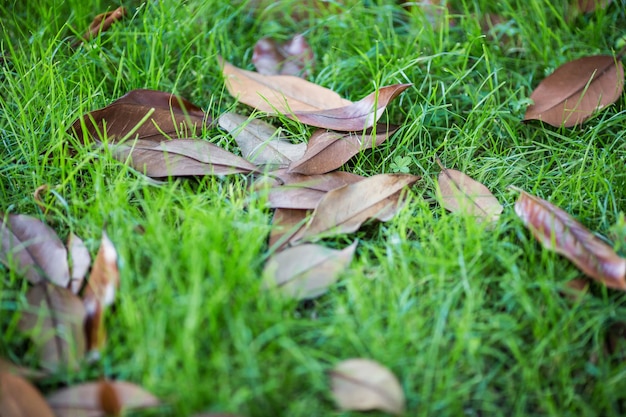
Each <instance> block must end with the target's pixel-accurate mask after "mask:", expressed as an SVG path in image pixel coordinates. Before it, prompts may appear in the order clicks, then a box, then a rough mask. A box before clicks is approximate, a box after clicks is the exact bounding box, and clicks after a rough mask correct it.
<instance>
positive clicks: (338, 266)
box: [263, 241, 357, 300]
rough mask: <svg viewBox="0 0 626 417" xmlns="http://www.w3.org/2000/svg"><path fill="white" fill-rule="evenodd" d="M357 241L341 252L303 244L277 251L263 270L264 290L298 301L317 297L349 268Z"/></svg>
mask: <svg viewBox="0 0 626 417" xmlns="http://www.w3.org/2000/svg"><path fill="white" fill-rule="evenodd" d="M356 245H357V241H355V242H354V243H353V244H352V245H350V246H348V247H347V248H344V249H342V250H336V249H330V248H327V247H324V246H321V245H314V244H304V245H298V246H294V247H292V248H288V249H285V250H283V251H282V252H279V253H278V254H276V255H274V256H272V257H271V258H270V259H268V261H267V263H266V264H265V268H264V270H263V275H264V276H265V282H264V283H265V286H266V288H269V289H272V288H276V289H277V290H279V291H280V292H281V293H283V294H284V295H286V296H289V297H293V298H295V299H298V300H303V299H310V298H315V297H319V296H320V295H322V294H324V293H325V292H326V291H327V290H328V287H330V286H331V285H332V284H334V283H335V282H337V279H338V278H339V275H340V274H341V272H342V271H343V270H344V269H345V268H346V267H347V266H348V265H350V262H352V257H353V256H354V251H355V249H356Z"/></svg>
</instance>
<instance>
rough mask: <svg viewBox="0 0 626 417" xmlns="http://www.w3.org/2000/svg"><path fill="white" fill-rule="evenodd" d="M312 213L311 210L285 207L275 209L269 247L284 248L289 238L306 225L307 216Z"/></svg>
mask: <svg viewBox="0 0 626 417" xmlns="http://www.w3.org/2000/svg"><path fill="white" fill-rule="evenodd" d="M310 214H311V210H298V209H284V208H278V209H276V210H274V216H273V217H272V230H271V232H270V238H269V243H268V245H269V247H270V248H272V249H274V248H275V249H276V250H280V249H281V248H283V247H284V246H285V244H286V243H287V242H288V241H289V239H290V238H291V237H292V236H293V235H295V234H296V233H297V232H298V230H300V229H301V228H302V227H304V226H305V224H306V218H307V217H308V216H309V215H310ZM276 245H278V246H276Z"/></svg>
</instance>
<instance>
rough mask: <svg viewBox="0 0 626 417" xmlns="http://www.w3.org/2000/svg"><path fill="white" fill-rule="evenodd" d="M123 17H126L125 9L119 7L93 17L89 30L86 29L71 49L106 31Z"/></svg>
mask: <svg viewBox="0 0 626 417" xmlns="http://www.w3.org/2000/svg"><path fill="white" fill-rule="evenodd" d="M124 16H126V9H125V8H124V7H121V6H120V7H118V8H117V9H115V10H113V11H111V12H105V13H100V14H99V15H97V16H96V17H94V19H93V21H92V22H91V24H90V25H89V29H87V31H86V32H85V34H84V35H83V36H82V37H81V38H80V39H77V40H76V41H75V42H74V43H73V44H72V47H74V48H75V47H77V46H78V45H80V44H81V43H82V42H83V41H88V40H90V39H92V38H93V37H95V36H96V35H97V34H98V33H100V32H104V31H106V30H108V29H109V28H110V27H111V25H113V23H115V22H117V21H119V20H121V19H123V18H124Z"/></svg>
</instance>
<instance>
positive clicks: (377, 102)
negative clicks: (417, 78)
mask: <svg viewBox="0 0 626 417" xmlns="http://www.w3.org/2000/svg"><path fill="white" fill-rule="evenodd" d="M411 85H413V84H395V85H390V86H387V87H381V88H380V90H378V91H375V92H373V93H372V94H370V95H368V96H367V97H365V98H363V99H361V100H359V101H357V102H356V103H352V104H350V105H349V106H346V107H340V108H335V109H330V110H319V111H294V112H293V115H291V114H289V113H287V114H286V116H288V117H292V118H294V119H296V120H299V121H300V122H301V123H304V124H307V125H310V126H315V127H321V128H324V129H333V130H340V131H357V130H363V129H368V128H370V127H372V126H373V125H374V124H375V123H376V122H377V121H378V119H380V117H381V116H382V115H383V112H384V111H385V108H386V107H387V105H388V104H389V102H390V101H391V100H393V99H394V98H396V97H398V95H399V94H400V93H401V92H403V91H404V90H406V89H407V88H409V87H410V86H411Z"/></svg>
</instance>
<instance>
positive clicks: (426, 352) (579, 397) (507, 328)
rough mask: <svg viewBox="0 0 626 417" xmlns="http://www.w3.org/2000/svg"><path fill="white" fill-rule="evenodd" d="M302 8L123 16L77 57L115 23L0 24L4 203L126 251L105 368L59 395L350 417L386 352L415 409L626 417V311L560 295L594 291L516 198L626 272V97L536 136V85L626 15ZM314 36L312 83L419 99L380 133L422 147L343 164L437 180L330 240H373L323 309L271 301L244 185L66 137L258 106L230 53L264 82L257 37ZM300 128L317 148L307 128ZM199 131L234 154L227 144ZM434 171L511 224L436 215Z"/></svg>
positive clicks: (400, 106) (139, 9)
mask: <svg viewBox="0 0 626 417" xmlns="http://www.w3.org/2000/svg"><path fill="white" fill-rule="evenodd" d="M87 3H91V4H87ZM299 3H301V2H296V1H293V2H290V1H285V2H282V3H281V4H280V5H278V6H274V7H273V8H270V9H269V10H268V11H265V12H261V11H258V12H256V13H255V12H254V11H253V9H252V8H249V7H247V6H246V5H245V4H241V5H237V3H234V4H231V2H227V1H224V2H222V1H215V0H214V1H201V0H189V1H186V2H179V1H169V0H166V1H160V2H156V1H155V2H152V1H150V2H145V3H140V2H130V1H128V2H124V5H126V6H127V7H128V8H129V10H130V16H129V18H127V19H126V20H124V21H123V22H121V23H119V24H116V25H114V26H113V27H112V29H111V30H110V31H109V32H107V33H104V34H102V35H101V36H99V37H98V38H96V39H94V40H93V41H91V42H89V43H88V44H87V45H85V46H84V47H82V48H80V49H79V50H78V51H76V52H72V51H71V50H70V49H69V47H68V45H69V43H71V41H72V40H73V36H74V35H75V34H77V33H81V32H82V31H83V30H84V28H86V26H87V25H88V24H89V22H90V21H91V19H92V18H93V17H94V15H95V14H97V13H100V12H102V11H105V10H107V9H109V10H112V9H113V8H115V7H117V6H118V5H119V4H113V3H111V2H105V1H101V0H94V1H92V2H84V1H79V0H67V1H64V2H60V1H51V0H39V1H28V2H21V1H19V2H18V1H14V0H10V1H9V2H8V3H7V2H5V4H3V5H2V6H0V17H1V19H0V28H1V30H2V38H1V39H0V50H2V53H3V54H5V55H10V62H9V63H8V64H7V65H5V66H4V67H2V68H0V92H1V93H0V210H1V211H3V212H10V213H23V214H30V215H33V216H35V217H38V218H40V219H44V218H46V217H45V216H44V214H43V212H42V210H41V209H40V208H39V207H38V206H37V205H36V203H35V201H34V199H33V197H32V194H33V192H34V190H35V189H36V188H37V187H38V186H40V185H42V184H49V185H50V187H51V190H52V192H51V193H50V194H48V195H47V196H46V199H45V203H46V204H47V208H48V217H47V222H48V223H49V224H51V225H52V226H53V227H54V228H55V230H57V231H58V232H59V234H60V236H61V237H62V238H63V239H64V238H65V237H66V236H67V234H68V233H69V232H70V231H73V232H75V233H76V234H78V235H79V236H81V237H82V238H83V239H85V241H86V243H87V245H88V246H89V248H90V249H91V251H92V254H95V251H96V250H97V247H98V244H99V239H100V236H101V231H102V228H103V226H104V225H105V224H106V229H107V232H108V234H109V236H110V238H111V240H112V241H113V242H114V243H115V245H116V247H117V249H118V251H119V255H120V271H121V281H122V283H121V289H120V292H119V297H118V298H117V301H116V304H115V309H114V311H113V312H111V314H108V316H107V329H108V334H109V338H108V343H107V345H106V348H105V349H104V351H103V352H102V360H101V361H100V362H98V363H96V364H94V365H91V366H88V367H86V368H85V369H83V370H81V371H80V372H78V373H76V374H62V375H56V376H55V377H52V378H49V379H46V380H44V381H42V382H40V383H39V386H40V388H41V389H42V390H43V391H44V392H47V391H49V390H51V389H53V388H54V387H56V386H59V385H60V384H66V383H69V384H75V383H78V382H80V381H84V380H90V379H95V378H98V377H101V376H106V377H110V378H119V379H125V380H129V381H132V382H135V383H138V384H141V385H143V386H144V387H145V388H147V389H148V390H150V391H151V392H153V393H155V394H156V395H158V396H159V397H160V398H162V399H163V400H164V401H166V402H167V404H168V406H167V407H164V408H163V409H160V410H158V411H157V414H158V415H171V416H187V415H191V414H193V413H197V412H202V411H228V412H233V413H237V414H240V415H242V416H251V417H252V416H256V417H265V416H290V417H298V416H300V417H306V416H325V415H342V416H357V415H361V413H356V412H345V413H340V412H338V411H336V406H335V404H334V403H333V400H332V397H331V395H330V392H329V386H328V381H327V376H326V372H327V371H328V370H329V369H330V368H331V367H332V366H333V365H334V364H336V363H338V362H339V361H341V360H343V359H347V358H350V357H367V358H371V359H374V360H377V361H379V362H380V363H382V364H384V365H386V366H388V367H389V368H390V369H391V370H392V371H393V372H394V373H395V374H396V375H397V376H398V378H399V380H400V381H401V384H402V386H403V388H404V390H405V393H406V396H407V409H408V411H407V415H429V416H430V415H432V416H435V415H436V416H461V415H466V416H507V417H511V416H595V415H602V416H619V415H623V414H624V412H625V408H626V364H625V363H624V361H623V358H624V354H625V352H624V351H618V352H615V353H614V354H613V355H611V354H609V353H607V352H606V349H605V339H606V334H607V332H608V331H609V328H610V327H611V325H612V324H613V323H616V322H620V321H624V320H626V297H624V295H623V294H621V293H618V292H616V291H611V290H607V289H605V288H604V287H603V286H600V285H596V284H592V286H591V289H590V292H589V294H587V295H585V296H584V297H582V298H580V299H579V300H577V301H571V300H570V299H568V298H566V297H563V295H562V292H563V290H564V288H565V284H566V282H567V281H569V280H571V279H573V278H577V277H580V276H581V273H580V272H579V271H578V270H577V269H576V268H575V267H574V266H573V264H571V263H570V262H568V261H567V260H565V259H564V258H562V257H560V256H558V255H556V254H554V253H550V252H547V251H545V250H542V248H541V247H540V246H539V244H538V243H537V242H535V240H534V239H533V238H532V236H531V235H530V233H529V232H528V231H527V230H526V229H525V228H524V227H523V225H522V224H521V221H520V220H519V219H518V218H517V216H516V215H515V213H514V211H513V207H512V206H513V203H514V201H515V199H516V195H515V193H513V192H511V191H509V190H507V186H509V185H515V186H517V187H520V188H522V189H524V190H527V191H529V192H531V193H534V194H536V195H539V196H540V197H543V198H546V199H548V200H550V201H552V202H553V203H555V204H557V205H559V206H561V207H562V208H563V209H564V210H566V211H568V212H569V213H571V214H572V215H574V216H575V217H576V218H577V219H579V220H580V221H581V222H582V223H584V224H585V225H587V226H588V227H589V228H590V229H591V230H593V231H597V232H598V233H599V234H600V235H603V236H612V233H614V234H615V236H617V241H616V242H615V245H616V246H617V247H618V248H619V250H620V251H621V254H622V255H626V241H625V240H624V236H625V235H626V228H625V226H624V221H623V217H622V218H621V220H620V215H621V216H623V213H624V212H625V211H626V167H625V162H626V140H625V139H626V98H625V96H624V95H622V97H621V98H620V99H619V100H618V101H617V103H616V104H615V105H613V106H610V107H609V108H607V109H605V110H604V111H602V112H601V113H599V114H598V115H597V116H594V117H593V119H592V120H590V121H588V122H587V123H586V124H585V125H583V127H581V128H574V129H556V128H551V127H548V126H541V125H540V124H538V123H529V124H522V123H520V120H521V119H522V118H523V114H524V111H525V108H526V105H527V104H528V97H529V95H530V92H531V91H532V89H533V88H534V87H536V85H537V84H538V82H539V81H540V80H541V79H543V78H544V77H545V76H546V75H548V74H550V73H551V72H552V71H553V70H554V69H555V68H556V67H558V66H559V65H561V64H563V63H565V62H567V61H570V60H573V59H576V58H579V57H581V56H585V55H593V54H599V53H612V52H613V51H614V50H615V49H616V48H617V47H616V45H617V43H618V41H619V39H620V38H622V37H623V36H624V35H625V32H624V27H626V15H625V13H626V12H625V9H626V8H625V7H624V3H623V1H622V0H614V1H613V3H612V4H611V6H609V7H608V8H607V9H606V10H603V11H598V12H596V13H594V14H590V15H587V16H571V13H569V12H567V11H565V10H566V7H565V5H566V2H556V3H555V2H553V1H548V0H528V1H518V0H505V1H502V2H490V1H486V0H475V1H469V0H467V1H460V2H455V3H454V12H450V14H449V18H450V19H452V20H454V26H451V27H448V25H443V26H441V27H439V28H433V27H432V26H430V25H429V24H427V22H426V20H425V17H424V16H423V14H422V13H420V11H419V10H418V9H415V8H414V9H411V10H404V9H402V8H401V7H399V6H397V5H395V4H394V3H392V2H378V1H350V2H348V3H349V5H347V6H341V5H338V4H335V3H333V4H331V5H330V6H329V8H328V9H322V10H320V11H318V12H317V13H314V14H310V15H308V16H306V17H305V18H304V20H303V21H296V20H295V19H293V18H292V17H290V11H291V10H292V9H293V7H294V4H299ZM496 3H497V4H496ZM485 12H493V13H497V14H499V15H501V16H503V17H504V18H505V19H506V20H507V21H508V23H506V24H505V25H503V26H502V27H504V28H506V30H507V34H508V35H509V36H510V41H509V43H507V44H504V45H501V44H499V43H497V42H494V41H493V40H490V39H489V38H486V37H485V36H483V35H482V34H481V30H480V25H479V23H478V22H477V20H476V16H480V15H481V14H482V13H485ZM298 32H303V33H304V34H305V36H306V38H307V39H308V41H309V43H310V44H311V45H312V47H313V49H314V50H315V53H316V59H317V61H316V62H317V67H316V70H315V73H314V75H313V77H312V79H311V81H314V82H316V83H318V84H321V85H323V86H325V87H328V88H331V89H333V90H335V91H337V92H338V93H339V94H341V95H342V96H344V97H346V98H348V99H352V100H358V99H360V98H362V97H364V96H365V95H367V94H369V93H370V92H371V91H373V89H374V88H375V87H378V86H382V85H387V84H393V83H406V82H411V83H413V84H414V87H412V88H410V89H409V90H407V91H406V92H405V93H403V94H402V95H401V96H400V97H399V98H398V99H396V100H395V101H394V102H393V103H392V104H391V105H390V106H389V109H388V112H387V113H388V114H387V115H386V116H385V117H387V119H388V120H390V121H392V122H395V123H401V124H402V128H401V130H400V131H399V132H398V133H397V134H396V135H395V136H394V137H393V138H392V139H391V140H389V141H387V142H386V143H385V144H383V145H382V146H380V147H379V148H377V149H375V150H373V151H369V152H366V153H364V154H363V155H360V156H358V157H356V158H355V159H354V160H353V161H350V162H349V163H348V164H347V165H346V166H345V169H346V170H350V171H353V172H356V173H358V174H363V175H368V176H370V175H374V174H377V173H384V172H392V171H393V170H394V169H398V165H397V164H396V165H394V161H398V160H400V158H403V157H405V158H407V157H408V160H406V159H405V163H406V166H407V167H408V168H409V169H410V171H411V172H412V173H414V174H417V175H421V176H422V177H423V178H422V180H421V181H420V182H419V183H418V185H417V186H416V187H414V189H413V192H412V193H411V195H410V199H409V204H408V205H407V206H406V207H405V208H404V209H403V210H402V211H401V212H400V213H399V214H398V216H397V217H396V218H394V219H393V220H391V221H390V222H388V223H385V224H374V225H371V226H368V227H365V228H364V229H362V230H361V231H359V232H357V233H355V234H354V235H346V236H340V237H339V238H336V239H332V240H329V241H327V244H328V245H333V246H338V247H344V246H345V245H347V244H348V243H349V242H351V241H352V240H353V239H354V238H355V237H358V238H359V239H360V244H359V246H358V248H357V252H356V257H355V260H354V261H353V263H352V265H351V266H350V268H349V269H348V270H347V271H346V272H345V273H344V274H343V275H342V278H341V280H340V282H339V283H338V284H337V285H335V286H334V287H332V288H331V290H330V291H329V293H328V294H326V295H324V296H323V297H321V298H319V299H317V300H315V301H312V302H306V303H298V302H295V301H289V300H284V299H281V298H280V297H278V296H277V295H276V294H273V293H268V292H266V291H263V290H262V289H261V284H260V283H261V271H262V268H263V264H264V261H265V259H266V256H267V252H266V251H267V247H266V243H265V237H266V236H267V234H268V232H269V230H270V224H269V221H270V218H271V213H270V212H269V211H268V210H267V209H265V208H264V205H263V201H256V200H252V201H249V199H248V195H247V194H246V191H245V187H246V181H245V179H244V178H243V177H239V176H234V177H228V178H200V179H197V180H184V179H170V180H168V181H167V182H166V183H165V184H163V185H153V184H151V183H149V182H148V181H146V180H145V179H144V178H143V177H142V176H140V175H138V174H137V173H136V172H134V171H133V170H131V169H129V168H127V167H126V166H124V164H122V163H120V162H117V161H115V160H113V159H112V158H111V157H110V155H107V154H106V153H101V152H96V151H92V150H90V149H87V148H86V147H84V146H82V145H81V144H80V143H78V141H77V140H76V139H73V138H72V137H70V136H69V135H68V134H67V133H66V130H67V128H68V127H69V126H70V125H71V123H72V122H73V121H74V120H75V119H76V118H77V117H78V116H80V115H82V114H84V113H86V112H88V111H90V110H94V109H96V108H100V107H103V106H105V105H107V104H109V103H110V102H111V101H113V100H114V99H116V98H118V97H120V96H121V95H123V94H125V93H126V92H128V91H129V90H131V89H135V88H152V89H159V90H163V91H172V92H175V93H178V94H181V95H183V96H184V97H186V98H188V99H190V100H191V101H192V102H194V103H196V104H198V105H200V106H202V108H203V109H205V110H207V111H208V112H209V114H210V115H211V116H212V117H217V116H219V115H220V114H221V113H222V112H224V111H228V110H233V109H235V110H237V111H239V112H242V113H243V112H249V111H250V110H249V109H248V108H246V107H245V106H242V105H236V104H235V102H234V100H233V99H232V98H231V97H230V96H229V95H228V94H227V93H226V92H225V89H224V86H223V80H222V78H221V75H220V70H219V65H218V61H217V55H218V54H219V55H222V56H224V57H225V58H226V59H227V60H229V61H230V62H232V63H233V64H235V65H237V66H240V67H244V68H248V69H251V68H252V65H251V57H252V48H253V46H254V43H255V42H256V40H257V39H259V38H260V37H262V36H271V37H275V38H279V39H286V38H288V37H290V36H292V35H293V34H295V33H298ZM287 128H288V129H289V130H290V131H291V132H293V134H294V135H295V138H296V139H297V140H304V139H306V136H304V135H303V134H302V132H309V131H310V129H308V128H306V127H304V126H301V125H298V124H297V123H294V122H291V123H289V124H288V125H287ZM204 137H205V138H206V139H208V140H211V141H213V142H214V143H218V144H220V145H221V146H225V147H228V148H229V149H230V150H233V151H236V150H237V148H236V145H235V143H234V141H233V140H232V139H230V138H228V137H227V136H225V135H224V133H223V132H221V131H219V130H217V129H209V130H208V131H206V132H204ZM435 155H438V156H439V157H440V158H441V160H442V161H443V163H444V164H445V165H446V166H448V167H450V168H456V169H459V170H462V171H464V172H465V173H467V174H468V175H471V176H472V177H473V178H475V179H477V180H479V181H481V182H483V183H484V184H485V185H487V186H488V187H489V188H490V189H491V190H492V191H493V193H494V194H495V196H496V197H497V198H498V199H499V201H500V202H501V203H502V204H503V205H504V206H505V210H504V213H503V215H502V217H501V219H500V221H499V223H498V224H497V226H496V227H495V228H494V229H488V228H486V227H485V226H483V225H479V224H476V223H475V222H474V221H473V220H472V219H470V218H465V217H463V216H461V215H458V214H450V213H447V212H445V210H444V209H442V208H441V207H440V205H439V204H438V203H437V201H436V197H435V178H436V176H437V174H438V172H439V168H438V167H437V165H436V164H435V161H434V156H435ZM137 226H141V227H142V228H143V230H144V231H145V232H144V233H143V234H141V233H138V231H137V230H138V228H137ZM27 286H28V285H27V284H26V283H25V282H24V280H23V279H22V278H20V277H18V276H16V275H15V273H13V272H12V271H9V270H7V269H6V268H4V267H0V332H1V333H2V335H3V337H2V343H1V344H0V356H4V357H9V358H11V359H13V360H15V361H17V362H19V363H21V364H24V365H33V364H35V363H36V357H35V356H34V354H33V352H32V350H31V349H29V345H28V344H27V343H26V342H25V341H24V339H23V337H22V336H20V335H19V333H18V332H17V330H16V323H17V321H18V320H19V316H20V311H21V310H22V309H23V308H24V305H25V303H24V302H25V299H24V294H25V292H26V289H27ZM368 415H373V416H375V415H383V414H382V413H380V414H378V413H372V414H368Z"/></svg>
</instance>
